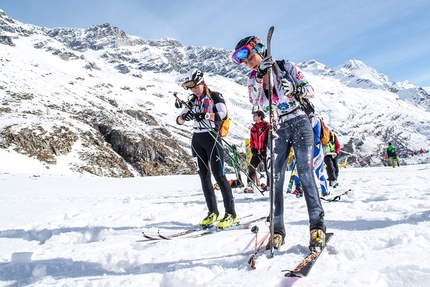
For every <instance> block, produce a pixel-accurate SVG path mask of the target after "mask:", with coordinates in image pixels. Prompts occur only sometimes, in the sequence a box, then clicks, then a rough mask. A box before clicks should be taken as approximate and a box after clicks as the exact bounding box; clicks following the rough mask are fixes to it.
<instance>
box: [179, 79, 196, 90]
mask: <svg viewBox="0 0 430 287" xmlns="http://www.w3.org/2000/svg"><path fill="white" fill-rule="evenodd" d="M196 86H197V85H196V83H194V81H193V80H190V81H186V82H185V83H183V84H182V88H184V89H185V90H188V89H192V88H195V87H196Z"/></svg>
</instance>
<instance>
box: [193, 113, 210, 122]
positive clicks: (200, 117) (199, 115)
mask: <svg viewBox="0 0 430 287" xmlns="http://www.w3.org/2000/svg"><path fill="white" fill-rule="evenodd" d="M195 117H196V121H198V122H201V121H203V120H204V119H206V117H207V119H209V114H207V113H196V114H195Z"/></svg>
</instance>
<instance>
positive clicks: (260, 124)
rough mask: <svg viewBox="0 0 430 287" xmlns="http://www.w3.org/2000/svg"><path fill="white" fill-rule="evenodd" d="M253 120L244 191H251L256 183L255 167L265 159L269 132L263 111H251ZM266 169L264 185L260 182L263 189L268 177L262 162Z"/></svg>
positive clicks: (267, 183)
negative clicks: (249, 156) (246, 184)
mask: <svg viewBox="0 0 430 287" xmlns="http://www.w3.org/2000/svg"><path fill="white" fill-rule="evenodd" d="M253 120H254V124H253V125H252V128H251V137H250V141H249V147H250V148H251V152H252V157H251V161H250V163H249V166H248V177H247V182H248V186H247V187H246V188H245V190H244V192H245V193H253V192H254V190H253V184H252V181H251V180H253V181H254V183H258V180H256V176H257V173H256V169H257V167H258V165H259V164H260V163H261V162H263V163H265V161H266V149H267V140H268V134H269V123H268V122H266V121H265V120H264V113H263V111H260V110H259V111H256V112H254V113H253ZM264 166H265V169H266V179H267V181H266V185H265V186H264V185H263V184H262V187H263V189H266V188H267V185H269V182H268V181H269V178H268V176H267V166H266V164H264Z"/></svg>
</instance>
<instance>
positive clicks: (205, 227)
mask: <svg viewBox="0 0 430 287" xmlns="http://www.w3.org/2000/svg"><path fill="white" fill-rule="evenodd" d="M251 216H252V214H248V215H246V216H243V217H241V218H240V219H239V220H242V219H244V218H247V217H251ZM214 227H215V225H214V224H212V225H209V226H199V227H196V228H192V229H189V230H185V231H181V232H178V233H174V234H171V235H169V236H166V235H163V234H161V233H160V230H158V237H152V236H149V235H147V234H145V233H144V232H142V235H143V237H145V238H147V239H148V240H172V239H175V238H177V237H181V236H185V235H190V234H192V233H195V232H199V231H209V230H211V229H212V228H214Z"/></svg>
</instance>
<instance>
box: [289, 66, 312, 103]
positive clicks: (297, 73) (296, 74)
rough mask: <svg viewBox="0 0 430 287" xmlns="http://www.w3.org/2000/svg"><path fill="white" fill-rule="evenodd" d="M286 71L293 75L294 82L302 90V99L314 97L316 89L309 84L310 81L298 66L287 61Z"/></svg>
mask: <svg viewBox="0 0 430 287" xmlns="http://www.w3.org/2000/svg"><path fill="white" fill-rule="evenodd" d="M284 67H285V70H286V71H288V73H289V74H290V75H291V78H292V79H293V81H294V82H295V83H296V84H297V86H298V87H299V89H300V94H301V95H300V97H303V98H308V99H310V98H313V97H314V94H315V92H314V88H313V87H312V86H311V85H310V84H309V82H308V80H307V79H306V78H305V75H304V74H303V72H302V70H301V69H300V68H299V66H297V64H296V63H294V62H290V61H285V65H284Z"/></svg>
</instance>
